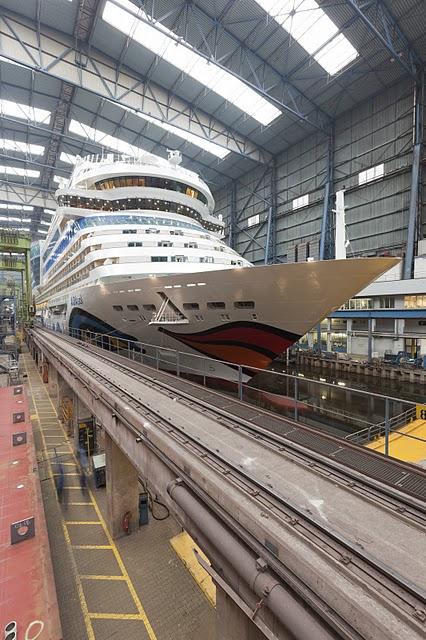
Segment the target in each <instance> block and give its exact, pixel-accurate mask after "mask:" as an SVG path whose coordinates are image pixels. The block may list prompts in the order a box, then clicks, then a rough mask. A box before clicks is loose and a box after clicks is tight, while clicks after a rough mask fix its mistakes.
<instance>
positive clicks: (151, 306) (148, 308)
mask: <svg viewBox="0 0 426 640" xmlns="http://www.w3.org/2000/svg"><path fill="white" fill-rule="evenodd" d="M142 306H143V308H144V309H145V311H156V310H157V307H156V306H155V304H143V305H142Z"/></svg>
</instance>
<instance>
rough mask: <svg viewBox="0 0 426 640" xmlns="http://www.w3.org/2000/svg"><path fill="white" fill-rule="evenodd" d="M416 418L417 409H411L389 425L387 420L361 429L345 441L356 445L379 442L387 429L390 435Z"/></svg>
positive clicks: (395, 417)
mask: <svg viewBox="0 0 426 640" xmlns="http://www.w3.org/2000/svg"><path fill="white" fill-rule="evenodd" d="M415 417H416V408H415V407H411V408H410V409H407V411H404V412H403V413H400V414H399V415H396V416H393V417H392V418H389V420H388V423H386V420H384V421H383V422H379V423H378V424H374V425H371V426H369V427H366V428H365V429H360V430H359V431H356V432H355V433H350V434H349V435H347V436H346V438H345V440H348V441H349V442H354V443H356V444H368V443H369V442H373V440H377V439H378V438H382V437H383V436H385V435H386V431H387V429H388V431H389V433H390V432H393V431H398V429H400V428H401V427H403V426H405V425H406V424H408V423H410V422H411V421H412V420H414V419H415Z"/></svg>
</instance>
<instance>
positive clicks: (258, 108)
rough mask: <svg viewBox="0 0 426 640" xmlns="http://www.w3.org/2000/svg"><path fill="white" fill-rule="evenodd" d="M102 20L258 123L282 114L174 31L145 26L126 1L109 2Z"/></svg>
mask: <svg viewBox="0 0 426 640" xmlns="http://www.w3.org/2000/svg"><path fill="white" fill-rule="evenodd" d="M118 4H119V5H121V6H117V5H118ZM102 18H103V19H104V20H105V22H108V24H111V25H112V26H113V27H115V28H116V29H119V30H120V31H121V32H122V33H124V34H125V35H126V36H129V37H131V38H133V40H135V41H136V42H138V43H139V44H141V45H142V46H143V47H146V48H147V49H149V50H150V51H152V53H154V54H155V55H157V56H159V57H160V58H162V59H163V60H166V62H169V63H170V64H172V65H173V66H175V67H177V68H178V69H179V70H180V71H182V72H183V73H186V74H187V75H189V76H191V78H194V80H197V81H198V82H200V83H201V84H203V85H204V86H205V87H207V88H208V89H211V90H212V91H214V92H215V93H217V94H218V95H219V96H221V97H222V98H224V99H225V100H227V101H228V102H231V103H232V104H234V105H235V106H236V107H238V108H239V109H241V111H243V112H244V113H247V114H248V115H249V116H251V117H252V118H254V119H255V120H257V121H258V122H260V123H261V124H263V125H268V124H270V123H271V122H272V121H273V120H275V118H277V117H278V116H279V115H280V114H281V111H280V110H279V109H277V107H275V106H274V105H273V104H271V103H270V102H269V101H268V100H265V98H263V97H262V96H261V95H259V94H258V93H257V92H256V91H255V90H254V89H252V88H251V87H249V86H247V85H246V84H245V83H244V82H243V81H242V80H240V79H239V78H237V77H235V76H234V75H232V73H230V72H228V71H226V70H224V69H221V68H220V67H219V66H218V65H217V64H215V63H214V62H210V61H208V60H206V59H205V58H203V57H202V56H200V55H199V54H198V53H197V52H196V51H195V50H194V49H193V48H192V46H191V45H190V44H189V43H188V42H186V41H185V40H183V38H181V37H179V38H178V40H176V37H177V36H176V34H174V33H173V31H170V29H167V27H165V26H163V25H162V24H160V23H156V27H158V28H156V27H154V26H151V25H150V24H147V22H145V20H146V21H148V20H149V18H148V16H147V14H146V13H145V12H144V11H143V9H141V8H138V7H136V6H135V5H134V4H132V3H131V2H129V0H115V4H114V3H113V2H110V1H109V0H108V2H107V3H106V4H105V8H104V11H103V14H102ZM141 18H142V19H141Z"/></svg>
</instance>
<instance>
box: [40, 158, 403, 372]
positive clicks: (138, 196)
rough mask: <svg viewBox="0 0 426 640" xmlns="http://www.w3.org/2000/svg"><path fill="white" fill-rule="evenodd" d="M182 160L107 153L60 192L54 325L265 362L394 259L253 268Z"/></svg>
mask: <svg viewBox="0 0 426 640" xmlns="http://www.w3.org/2000/svg"><path fill="white" fill-rule="evenodd" d="M180 160H181V158H180V155H179V154H178V153H176V152H171V153H170V155H169V159H168V160H165V159H162V158H159V157H158V156H154V155H152V154H148V153H147V154H145V155H143V156H141V157H138V158H134V157H130V156H123V155H117V154H112V153H111V154H104V155H93V156H89V157H87V158H84V159H80V160H79V161H78V162H77V164H76V167H75V170H74V172H73V175H72V177H71V179H70V181H69V182H68V183H67V184H62V185H60V188H59V189H58V190H57V192H56V199H57V203H58V208H57V212H56V215H55V217H54V220H53V223H52V225H51V228H50V230H49V234H48V236H47V238H46V242H45V244H44V247H43V249H42V257H41V263H42V264H41V287H40V293H39V295H38V298H37V306H38V311H39V313H41V314H42V316H43V321H44V322H45V324H46V325H48V326H50V327H52V328H54V329H56V330H59V331H64V330H68V329H69V328H71V329H87V330H90V331H94V332H98V333H105V334H108V336H115V337H119V338H120V337H121V338H123V337H125V338H131V339H137V340H139V341H141V342H144V343H148V344H152V345H160V346H161V345H162V346H167V347H172V348H174V349H179V350H184V351H188V352H190V353H194V354H200V353H201V354H204V355H208V356H211V357H212V358H215V359H217V360H220V361H224V362H233V363H237V364H241V365H243V366H246V367H260V368H262V367H266V366H267V365H268V364H269V363H270V362H271V361H272V360H273V359H274V358H275V357H276V356H277V355H278V354H279V353H281V352H283V351H284V350H285V349H286V348H287V347H288V346H290V345H291V344H292V343H294V342H295V341H296V340H298V339H299V337H300V336H301V335H303V334H304V333H306V331H308V330H309V329H310V328H311V327H312V326H313V325H314V324H316V323H317V322H318V321H319V320H321V318H323V317H325V316H326V315H327V314H328V313H329V312H330V311H331V310H332V309H334V308H338V307H339V306H340V305H341V304H342V303H343V302H345V301H346V300H347V299H348V298H350V297H351V296H352V295H354V294H355V293H357V292H358V291H359V290H360V289H361V288H362V287H364V286H365V285H366V284H368V283H369V282H370V281H371V280H373V279H374V278H375V277H377V276H378V275H379V274H380V273H382V272H384V271H386V270H387V269H388V268H390V267H391V266H392V265H393V264H395V259H392V258H388V259H386V258H373V259H358V260H342V261H339V262H333V261H327V262H308V263H302V264H300V263H299V264H288V265H287V264H281V265H270V266H262V267H254V268H251V265H250V263H249V262H248V261H247V260H245V259H244V258H243V257H241V256H240V255H239V254H238V253H237V252H236V251H234V250H233V249H231V248H230V247H228V246H227V245H226V243H225V242H224V240H223V236H224V223H223V222H222V221H221V220H219V218H218V217H217V216H215V214H214V200H213V196H212V194H211V192H210V189H209V188H208V186H207V185H206V184H205V183H204V182H203V181H202V180H201V179H200V177H199V176H198V175H197V174H195V173H193V172H192V171H188V170H186V169H184V168H183V167H181V166H180ZM212 369H215V367H214V365H213V366H212ZM212 373H214V372H213V371H212Z"/></svg>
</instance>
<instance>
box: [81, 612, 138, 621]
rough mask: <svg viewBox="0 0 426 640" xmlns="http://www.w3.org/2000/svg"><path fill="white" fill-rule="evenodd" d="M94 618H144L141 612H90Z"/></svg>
mask: <svg viewBox="0 0 426 640" xmlns="http://www.w3.org/2000/svg"><path fill="white" fill-rule="evenodd" d="M89 617H90V618H91V619H92V620H143V618H142V615H141V614H140V613H89Z"/></svg>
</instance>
